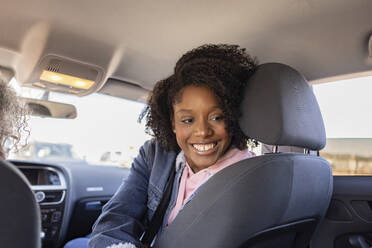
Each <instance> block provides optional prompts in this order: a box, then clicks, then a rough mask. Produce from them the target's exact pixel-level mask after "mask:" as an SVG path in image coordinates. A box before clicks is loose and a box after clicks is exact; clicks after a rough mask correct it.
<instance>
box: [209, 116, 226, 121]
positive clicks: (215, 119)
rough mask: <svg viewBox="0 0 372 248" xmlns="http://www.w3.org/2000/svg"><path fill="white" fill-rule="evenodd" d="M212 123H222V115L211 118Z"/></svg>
mask: <svg viewBox="0 0 372 248" xmlns="http://www.w3.org/2000/svg"><path fill="white" fill-rule="evenodd" d="M211 119H212V120H213V121H222V120H223V119H224V117H223V115H216V116H212V118H211Z"/></svg>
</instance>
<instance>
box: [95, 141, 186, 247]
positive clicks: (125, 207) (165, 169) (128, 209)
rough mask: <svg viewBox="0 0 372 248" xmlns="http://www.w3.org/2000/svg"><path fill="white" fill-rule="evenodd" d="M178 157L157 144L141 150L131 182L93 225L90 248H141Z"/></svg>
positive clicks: (178, 172) (179, 171)
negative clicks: (125, 247) (117, 247)
mask: <svg viewBox="0 0 372 248" xmlns="http://www.w3.org/2000/svg"><path fill="white" fill-rule="evenodd" d="M176 157H177V154H176V153H175V152H169V151H166V150H164V149H163V148H162V147H161V146H160V145H159V144H158V143H157V142H155V141H147V142H146V143H145V144H144V145H143V146H142V147H141V148H140V152H139V155H138V156H137V157H136V158H135V159H134V162H133V164H132V167H131V171H130V174H129V176H128V178H126V179H125V180H124V181H123V183H122V184H121V185H120V187H119V189H118V190H117V191H116V193H115V195H114V196H113V197H112V198H111V199H110V201H109V202H108V203H107V204H106V205H105V206H104V207H103V209H102V213H101V215H100V216H99V218H98V219H97V221H96V223H95V224H94V226H93V232H92V236H91V239H90V240H89V245H88V246H89V247H90V248H102V247H107V246H110V245H112V244H118V243H126V242H129V243H132V244H134V245H136V246H137V247H141V244H140V238H141V236H142V234H143V232H144V230H145V229H146V227H147V224H148V223H149V221H150V220H151V218H152V216H153V215H154V212H155V210H156V208H157V206H158V205H159V203H160V200H161V198H162V195H163V192H164V190H165V188H166V185H167V182H168V178H169V174H170V171H171V168H172V166H176ZM182 157H183V156H182ZM177 162H178V161H177ZM182 169H183V167H181V166H177V167H176V176H175V180H174V185H173V192H172V195H171V200H170V203H169V206H168V209H167V210H166V213H165V216H164V221H163V226H162V228H161V230H160V231H159V233H160V232H161V231H162V230H163V229H164V227H165V225H166V223H167V220H168V217H169V214H170V212H171V210H172V209H173V207H174V204H175V202H176V198H177V194H178V186H179V185H178V184H179V181H180V180H179V179H180V177H181V174H182Z"/></svg>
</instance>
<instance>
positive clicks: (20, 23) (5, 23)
mask: <svg viewBox="0 0 372 248" xmlns="http://www.w3.org/2000/svg"><path fill="white" fill-rule="evenodd" d="M1 5H2V6H1V9H0V65H2V66H6V67H10V68H13V69H14V70H15V72H16V78H17V79H18V81H19V82H21V83H23V82H26V81H27V80H28V77H29V75H30V73H31V72H32V70H33V69H34V68H35V65H36V64H37V63H38V61H39V60H40V59H41V58H42V57H43V56H44V55H46V54H57V55H61V56H64V57H68V58H71V59H74V60H78V61H81V62H84V63H88V64H93V65H96V66H99V67H101V68H102V69H103V70H104V72H105V79H107V78H115V79H119V80H123V81H127V82H131V83H135V84H138V85H140V86H141V87H143V88H146V89H151V88H152V87H153V85H154V84H155V82H156V81H157V80H159V79H161V78H164V77H166V76H167V75H169V74H171V73H172V69H173V67H174V64H175V62H176V61H177V59H178V58H179V57H180V56H181V55H182V54H183V53H184V52H186V51H188V50H190V49H191V48H194V47H197V46H199V45H201V44H205V43H232V44H239V45H240V46H242V47H245V48H247V50H248V52H249V53H251V54H252V55H254V56H257V58H258V59H259V61H260V62H261V63H263V62H283V63H287V64H289V65H292V66H294V67H295V68H297V69H298V70H300V71H301V72H302V73H303V74H304V75H305V77H306V78H307V79H308V80H317V79H324V78H328V77H334V76H339V75H344V74H350V73H358V72H367V73H369V71H370V70H371V68H372V58H371V57H369V55H368V41H369V37H370V35H371V34H372V14H371V12H372V1H370V0H353V1H350V0H328V1H324V0H272V1H268V0H250V1H247V0H244V1H218V0H204V1H194V0H193V1H179V0H178V1H177V0H176V1H175V0H164V1H145V0H144V1H138V0H133V1H129V0H110V1H101V0H74V1H58V0H48V1H47V0H34V1H29V0H17V1H14V0H2V4H1ZM371 56H372V55H371Z"/></svg>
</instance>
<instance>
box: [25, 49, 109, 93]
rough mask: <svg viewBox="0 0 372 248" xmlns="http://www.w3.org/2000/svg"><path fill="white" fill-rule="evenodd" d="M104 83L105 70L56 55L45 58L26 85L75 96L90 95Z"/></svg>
mask: <svg viewBox="0 0 372 248" xmlns="http://www.w3.org/2000/svg"><path fill="white" fill-rule="evenodd" d="M102 83H103V70H102V68H100V67H97V66H94V65H90V64H85V63H82V62H79V61H75V60H71V59H67V58H64V57H60V56H56V55H47V56H45V57H43V58H42V59H41V61H40V63H39V64H38V66H37V68H36V70H35V71H34V73H33V74H32V80H30V83H26V85H28V86H31V87H37V88H41V89H44V90H48V91H57V92H62V93H67V94H74V95H79V96H83V95H88V94H90V93H93V92H95V91H97V89H99V88H100V87H101V86H102Z"/></svg>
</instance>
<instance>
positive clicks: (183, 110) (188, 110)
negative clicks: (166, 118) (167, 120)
mask: <svg viewBox="0 0 372 248" xmlns="http://www.w3.org/2000/svg"><path fill="white" fill-rule="evenodd" d="M180 112H188V113H190V112H192V110H191V109H180V110H177V111H176V114H177V113H180Z"/></svg>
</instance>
